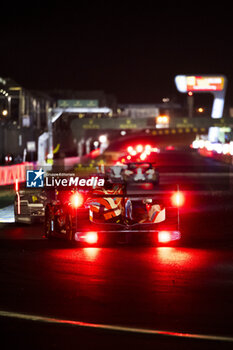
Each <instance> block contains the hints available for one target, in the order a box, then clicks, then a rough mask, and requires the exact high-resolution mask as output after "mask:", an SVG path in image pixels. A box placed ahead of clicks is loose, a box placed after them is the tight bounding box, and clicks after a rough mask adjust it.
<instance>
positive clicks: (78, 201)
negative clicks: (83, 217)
mask: <svg viewBox="0 0 233 350" xmlns="http://www.w3.org/2000/svg"><path fill="white" fill-rule="evenodd" d="M70 202H71V204H72V206H73V207H74V208H79V207H81V206H82V204H83V196H82V195H81V194H80V193H78V192H76V193H74V194H73V195H72V196H71V198H70Z"/></svg>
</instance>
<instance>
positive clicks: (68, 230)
mask: <svg viewBox="0 0 233 350" xmlns="http://www.w3.org/2000/svg"><path fill="white" fill-rule="evenodd" d="M65 225H66V226H65V229H66V239H67V240H68V241H70V242H71V241H73V225H72V219H71V217H70V215H67V216H66V224H65Z"/></svg>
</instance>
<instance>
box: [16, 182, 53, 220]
mask: <svg viewBox="0 0 233 350" xmlns="http://www.w3.org/2000/svg"><path fill="white" fill-rule="evenodd" d="M46 203H47V194H46V193H45V191H43V190H35V189H33V190H29V189H27V190H19V191H17V192H16V195H15V200H14V214H15V222H16V223H25V224H32V223H34V222H43V221H44V216H45V206H46Z"/></svg>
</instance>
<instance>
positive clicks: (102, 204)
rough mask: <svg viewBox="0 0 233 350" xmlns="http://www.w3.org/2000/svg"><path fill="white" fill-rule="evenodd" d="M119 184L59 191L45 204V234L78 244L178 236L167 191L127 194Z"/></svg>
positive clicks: (174, 210)
mask: <svg viewBox="0 0 233 350" xmlns="http://www.w3.org/2000/svg"><path fill="white" fill-rule="evenodd" d="M124 187H125V186H123V185H119V184H118V185H114V186H113V187H112V188H111V189H109V188H108V189H106V188H96V189H93V190H92V191H84V190H71V191H61V193H60V194H59V193H58V195H57V198H56V199H55V200H53V201H51V202H50V203H48V204H47V205H46V209H45V236H46V237H47V238H48V239H51V238H55V237H56V238H59V237H60V238H64V239H66V240H68V241H71V242H78V243H82V244H91V245H96V244H105V243H108V242H115V243H117V242H118V243H130V242H133V241H135V240H136V241H138V240H139V241H141V240H142V241H144V240H146V241H149V242H153V243H161V244H167V243H170V242H173V241H177V240H179V239H180V237H181V233H180V231H179V208H178V206H176V207H174V206H172V204H171V199H170V194H169V196H168V198H167V199H166V200H164V199H163V200H159V194H156V195H154V196H150V197H148V198H145V195H129V194H127V193H126V192H127V191H126V190H125V188H124Z"/></svg>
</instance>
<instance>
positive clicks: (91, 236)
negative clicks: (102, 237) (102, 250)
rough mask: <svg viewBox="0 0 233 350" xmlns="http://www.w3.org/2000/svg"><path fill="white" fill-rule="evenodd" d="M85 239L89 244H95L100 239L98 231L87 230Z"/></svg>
mask: <svg viewBox="0 0 233 350" xmlns="http://www.w3.org/2000/svg"><path fill="white" fill-rule="evenodd" d="M85 241H86V243H89V244H95V243H97V241H98V234H97V232H87V233H86V235H85Z"/></svg>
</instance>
